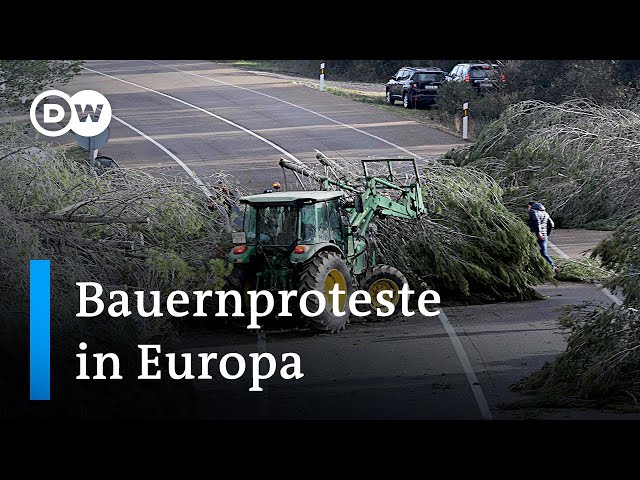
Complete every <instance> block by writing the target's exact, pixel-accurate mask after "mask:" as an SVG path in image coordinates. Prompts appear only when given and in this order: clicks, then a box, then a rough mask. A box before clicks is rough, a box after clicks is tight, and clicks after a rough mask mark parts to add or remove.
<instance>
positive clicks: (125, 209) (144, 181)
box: [0, 124, 237, 415]
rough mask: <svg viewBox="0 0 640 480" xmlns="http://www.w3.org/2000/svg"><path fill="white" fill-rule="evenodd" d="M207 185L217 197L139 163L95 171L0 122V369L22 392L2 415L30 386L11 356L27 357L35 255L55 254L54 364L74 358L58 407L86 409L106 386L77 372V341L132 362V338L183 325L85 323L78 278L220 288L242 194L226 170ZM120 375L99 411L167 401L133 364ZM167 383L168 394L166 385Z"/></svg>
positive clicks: (1, 379) (12, 388) (144, 339)
mask: <svg viewBox="0 0 640 480" xmlns="http://www.w3.org/2000/svg"><path fill="white" fill-rule="evenodd" d="M201 187H202V186H201ZM204 188H206V189H208V191H209V192H210V193H211V197H212V198H207V197H206V196H205V195H203V194H202V191H201V190H199V189H198V187H197V186H194V185H192V184H190V183H187V182H186V181H180V180H179V179H175V178H171V179H169V178H161V177H153V176H150V175H148V174H147V173H145V172H143V171H140V170H136V169H99V170H95V169H94V168H92V167H90V166H88V165H87V164H86V163H84V162H80V161H76V160H73V159H69V158H67V157H66V156H65V150H64V149H63V148H59V147H54V146H51V145H46V144H41V143H37V142H34V141H33V140H32V139H31V138H30V137H29V136H28V135H26V133H25V132H24V131H23V129H22V128H21V127H19V126H17V125H14V124H9V125H6V126H4V127H2V128H1V129H0V248H1V249H2V252H3V254H2V256H0V288H1V291H2V299H3V300H2V302H0V331H1V332H2V334H0V357H1V358H0V369H4V370H6V371H5V372H0V390H2V391H3V392H18V394H16V395H17V398H15V399H13V400H15V404H12V403H11V402H12V397H11V393H7V395H5V396H3V399H0V414H2V411H3V410H4V411H11V409H12V408H21V407H19V406H21V405H22V406H23V405H24V402H20V398H22V399H24V398H25V396H24V395H26V394H25V391H28V386H25V385H24V384H23V382H24V381H25V379H28V374H26V373H25V372H18V371H16V369H15V368H14V366H15V365H16V364H17V363H23V362H18V361H17V360H16V359H17V358H24V355H25V352H26V351H27V348H28V325H29V314H28V312H29V304H28V302H29V260H31V259H49V260H50V261H51V321H52V326H51V334H52V355H53V357H54V358H53V360H52V365H54V366H55V368H59V369H62V370H64V369H68V370H67V371H65V372H63V373H59V374H58V375H57V376H56V378H57V380H56V382H57V383H56V385H57V388H58V389H59V390H58V392H57V393H58V394H59V396H60V392H62V391H64V397H65V398H67V397H68V398H69V399H70V400H69V401H70V403H66V402H65V401H58V402H56V406H57V407H56V408H61V409H65V408H69V409H72V408H74V407H77V406H78V405H80V404H82V402H83V401H86V402H87V406H86V409H87V410H86V412H89V413H90V411H91V407H90V406H89V404H91V403H92V402H95V401H100V398H99V392H97V390H96V389H97V388H99V387H96V386H95V384H94V383H91V385H89V386H85V384H82V382H80V383H78V382H73V381H72V380H73V378H75V374H73V375H72V374H71V372H73V371H74V370H75V369H76V367H77V366H76V365H75V353H77V345H78V343H79V342H80V341H85V342H87V343H88V344H89V345H90V348H91V349H92V350H93V351H102V352H118V354H119V355H121V364H122V366H123V368H132V369H133V368H134V366H135V365H136V361H134V356H135V357H137V356H138V354H139V353H138V352H137V349H136V345H137V344H139V343H149V341H151V340H155V341H157V340H166V339H167V338H168V337H173V336H174V335H175V332H176V327H175V325H173V324H171V323H170V322H169V321H168V320H165V319H166V315H165V317H163V318H151V319H145V318H140V317H137V316H136V315H135V314H134V315H132V316H130V317H127V318H120V319H113V318H111V317H108V316H107V315H104V316H102V317H97V318H92V319H89V320H87V321H82V322H81V321H79V319H76V317H75V314H76V313H77V312H78V311H79V310H78V288H77V286H76V285H75V283H76V282H87V281H94V282H98V283H100V284H101V285H103V286H104V289H105V290H106V292H108V291H109V290H116V289H117V290H144V291H147V292H148V291H153V290H159V291H160V292H161V293H162V294H167V293H169V292H170V291H173V290H176V289H184V290H191V289H199V288H204V289H219V288H221V287H222V286H223V285H224V279H225V277H226V272H227V269H228V268H227V266H226V262H225V261H224V258H223V256H224V255H223V254H224V253H226V251H227V249H228V248H229V247H230V246H229V245H228V243H229V233H228V232H229V224H230V221H229V218H228V215H227V214H228V213H229V211H231V210H233V208H234V207H235V204H236V198H237V194H234V193H233V192H234V190H235V185H233V184H232V183H231V181H230V180H229V179H228V178H227V177H226V176H224V175H222V174H216V175H214V176H212V177H211V178H209V179H208V181H207V184H206V185H204ZM134 311H135V310H134ZM167 345H168V344H167ZM125 366H126V367H125ZM5 374H6V375H5ZM23 374H24V375H23ZM123 376H124V377H125V379H127V378H130V379H132V381H131V383H129V382H127V381H126V380H125V382H124V383H128V387H127V388H129V389H130V390H129V391H128V392H124V393H125V394H126V395H123V396H122V398H118V399H114V398H113V392H114V391H115V390H110V389H108V388H105V391H104V392H103V393H104V395H105V397H104V399H103V400H102V401H101V406H100V408H98V407H96V412H100V413H101V414H105V415H108V414H109V413H108V412H110V411H111V410H112V409H113V413H114V414H119V413H118V410H119V409H122V411H121V412H120V413H122V414H126V412H128V413H130V414H134V413H135V414H143V415H146V414H153V413H154V411H155V410H160V409H161V408H162V402H156V400H155V399H154V398H153V397H154V396H157V395H160V393H159V392H158V391H157V390H160V389H162V386H157V387H155V386H149V385H144V383H145V382H142V384H139V382H135V378H136V376H137V373H135V372H129V373H128V374H127V373H125V372H123ZM67 381H69V383H68V384H66V383H65V382H67ZM21 382H22V383H21ZM3 383H5V384H4V385H3ZM25 388H26V389H27V390H24V389H25ZM85 388H86V389H87V390H86V391H84V389H85ZM123 388H125V387H123ZM173 388H175V387H173ZM20 389H22V390H20ZM79 389H80V390H83V391H81V392H78V390H79ZM92 389H93V390H92ZM154 389H156V390H154ZM181 389H182V387H180V388H178V389H177V390H175V394H176V395H178V392H179V391H180V390H181ZM116 390H117V389H116ZM164 393H165V394H167V395H169V394H170V395H173V393H169V389H167V390H165V391H164ZM76 394H77V398H74V395H76ZM135 396H138V397H139V398H140V399H141V400H140V402H141V403H140V404H139V407H140V409H141V410H140V411H135V412H133V410H134V409H135V408H136V405H135V402H131V397H135ZM145 398H146V405H142V404H143V403H144V402H143V399H145ZM59 399H60V397H59ZM83 399H84V400H83ZM152 405H156V406H157V409H156V408H155V407H154V408H150V407H151V406H152ZM29 408H31V409H36V408H39V407H36V406H30V407H29ZM105 409H106V410H105ZM154 409H155V410H154ZM31 413H32V412H31ZM61 413H63V414H76V413H77V412H73V411H70V410H64V411H63V412H61ZM156 413H158V412H156ZM174 413H175V412H174Z"/></svg>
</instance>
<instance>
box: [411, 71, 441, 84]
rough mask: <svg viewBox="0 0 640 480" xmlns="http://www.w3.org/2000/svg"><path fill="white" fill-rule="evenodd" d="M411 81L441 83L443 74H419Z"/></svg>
mask: <svg viewBox="0 0 640 480" xmlns="http://www.w3.org/2000/svg"><path fill="white" fill-rule="evenodd" d="M413 79H414V80H415V81H416V82H441V81H442V80H444V73H438V72H434V73H426V72H419V73H416V74H415V76H414V78H413Z"/></svg>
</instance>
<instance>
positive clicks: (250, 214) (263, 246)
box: [229, 191, 346, 264]
mask: <svg viewBox="0 0 640 480" xmlns="http://www.w3.org/2000/svg"><path fill="white" fill-rule="evenodd" d="M343 196H344V193H343V192H339V191H302V192H273V193H263V194H259V195H250V196H246V197H242V198H241V199H240V203H241V204H244V205H245V211H244V225H243V233H244V235H242V234H240V235H239V236H238V237H237V240H238V242H239V243H241V244H240V245H238V246H236V247H235V248H234V249H233V250H232V251H231V252H230V253H229V262H230V263H236V264H237V263H247V262H249V261H250V260H251V258H252V257H254V256H255V255H256V253H261V254H263V255H267V256H268V257H273V256H278V257H285V258H280V259H281V260H283V261H288V262H291V263H294V264H295V263H302V262H304V261H306V260H308V259H309V258H311V257H312V256H313V255H314V254H315V253H316V252H318V251H319V250H322V249H326V248H330V249H331V250H335V251H339V252H340V253H342V252H345V247H346V232H345V228H344V226H343V222H342V219H341V217H340V199H341V198H342V197H343ZM345 253H346V252H345Z"/></svg>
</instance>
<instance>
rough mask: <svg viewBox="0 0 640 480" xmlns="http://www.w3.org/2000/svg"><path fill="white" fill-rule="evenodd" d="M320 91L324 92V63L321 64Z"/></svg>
mask: <svg viewBox="0 0 640 480" xmlns="http://www.w3.org/2000/svg"><path fill="white" fill-rule="evenodd" d="M320 91H321V92H324V63H321V64H320Z"/></svg>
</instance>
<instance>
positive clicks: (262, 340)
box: [82, 62, 492, 420]
mask: <svg viewBox="0 0 640 480" xmlns="http://www.w3.org/2000/svg"><path fill="white" fill-rule="evenodd" d="M150 63H156V62H150ZM157 65H160V66H165V67H166V65H162V64H160V63H158V64H157ZM82 68H84V69H85V70H89V71H91V72H94V73H97V74H99V75H103V76H105V77H108V78H112V79H114V80H118V81H120V82H123V83H127V84H129V85H133V86H135V87H138V88H141V89H143V90H147V91H149V92H153V93H156V94H158V95H161V96H163V97H166V98H170V99H172V100H175V101H177V102H180V103H182V104H183V105H187V106H189V107H192V108H195V109H196V110H199V111H201V112H204V113H206V114H207V115H211V116H212V117H215V118H217V119H219V120H222V121H223V122H225V123H228V124H229V125H233V126H235V127H236V128H239V129H240V130H243V131H245V132H247V133H249V134H250V135H253V136H254V137H256V138H258V139H260V140H262V141H263V142H265V143H267V144H269V145H271V146H272V147H274V148H275V149H277V150H278V151H279V152H281V153H283V154H284V155H286V156H287V157H289V158H291V159H292V160H295V161H299V160H298V159H297V158H296V157H295V156H294V155H292V154H291V153H289V152H287V151H286V150H284V149H283V148H282V147H280V146H278V145H276V144H274V143H273V142H271V141H270V140H267V139H266V138H264V137H262V136H260V135H258V134H257V133H255V132H253V131H251V130H249V129H247V128H245V127H243V126H241V125H238V124H237V123H235V122H232V121H231V120H227V119H226V118H223V117H221V116H219V115H216V114H215V113H212V112H210V111H208V110H205V109H203V108H201V107H198V106H196V105H193V104H191V103H189V102H185V101H184V100H180V99H179V98H176V97H173V96H171V95H168V94H166V93H162V92H159V91H157V90H153V89H152V88H148V87H144V86H142V85H139V84H137V83H133V82H129V81H127V80H123V79H121V78H118V77H115V76H113V75H108V74H106V73H102V72H99V71H97V70H93V69H91V68H88V67H82ZM167 68H171V69H173V70H176V71H179V72H182V71H181V70H178V69H174V68H173V67H167ZM182 73H185V74H190V73H189V72H182ZM191 75H195V76H201V75H197V74H191ZM203 78H206V79H208V80H213V81H216V82H220V83H224V84H226V85H229V86H233V87H237V88H240V89H243V90H248V91H250V92H253V93H256V94H258V95H263V96H266V97H270V98H273V99H274V100H278V101H280V102H283V103H286V104H288V105H291V106H292V107H296V108H299V109H302V110H305V111H307V112H309V113H313V114H314V115H318V116H320V117H322V118H325V119H327V120H329V121H331V122H333V123H336V124H338V125H342V126H344V127H347V128H350V129H352V130H355V131H357V132H360V133H363V134H365V135H368V136H370V137H373V138H376V139H378V140H380V141H382V142H384V143H386V144H388V145H391V146H393V147H395V148H398V149H399V150H402V151H403V152H405V153H408V154H409V155H412V156H414V157H416V158H417V159H420V160H422V157H421V156H419V155H416V154H415V153H413V152H411V151H409V150H407V149H405V148H403V147H401V146H399V145H396V144H395V143H392V142H389V141H388V140H385V139H383V138H380V137H378V136H377V135H373V134H371V133H369V132H365V131H363V130H360V129H359V128H356V127H353V126H351V125H347V124H346V123H342V122H340V121H338V120H334V119H332V118H330V117H327V116H326V115H323V114H321V113H318V112H314V111H313V110H309V109H308V108H305V107H301V106H299V105H295V104H293V103H291V102H287V101H286V100H282V99H279V98H277V97H273V96H271V95H267V94H265V93H262V92H257V91H255V90H251V89H249V88H245V87H240V86H238V85H233V84H231V83H227V82H223V81H221V80H214V79H211V78H208V77H203ZM113 118H115V119H116V120H117V121H119V122H121V123H122V124H123V125H125V126H128V127H129V128H131V129H132V130H133V131H135V132H137V133H139V134H141V135H142V136H144V137H145V138H146V139H147V140H149V141H151V142H152V143H153V144H154V145H156V146H158V147H159V148H161V149H162V150H163V151H164V152H166V153H167V154H169V155H170V156H171V158H173V159H174V160H176V161H177V162H178V163H179V164H180V165H181V166H182V167H183V168H185V169H186V170H187V173H189V172H191V174H192V175H190V176H191V178H193V179H194V180H195V179H197V176H196V175H195V173H193V171H191V169H189V167H187V166H186V165H184V163H183V162H182V161H181V160H180V159H178V157H176V156H175V155H174V154H172V153H171V152H169V151H168V150H167V149H166V148H165V147H163V146H162V145H161V144H160V143H158V142H156V141H155V140H153V139H152V138H151V137H149V136H148V135H145V134H144V133H142V132H141V131H140V130H138V129H137V128H135V127H133V126H131V125H129V124H128V123H126V122H124V121H123V120H121V119H119V118H117V117H115V116H114V117H113ZM200 183H202V182H200ZM203 186H204V185H203ZM205 188H206V187H205ZM438 318H439V319H440V323H441V324H442V326H443V327H444V329H445V331H446V332H447V335H448V336H449V340H451V343H452V345H453V347H454V349H455V351H456V355H457V356H458V360H459V361H460V364H461V365H462V368H463V370H464V372H465V375H466V376H467V380H468V382H469V385H470V386H471V391H472V392H473V396H474V397H475V400H476V403H477V404H478V408H479V409H480V413H481V415H482V418H483V419H485V420H491V419H492V415H491V410H490V409H489V405H488V404H487V400H486V398H485V396H484V392H483V391H482V387H481V386H480V382H479V381H478V377H477V376H476V374H475V372H474V370H473V367H472V365H471V362H470V361H469V357H468V356H467V353H466V352H465V350H464V347H463V346H462V342H460V339H459V338H458V335H457V334H456V330H455V328H454V327H453V325H451V323H450V322H449V319H448V318H447V316H446V315H445V314H444V312H442V310H441V311H440V315H439V316H438ZM257 340H258V349H265V351H266V335H264V336H258V339H257Z"/></svg>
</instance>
